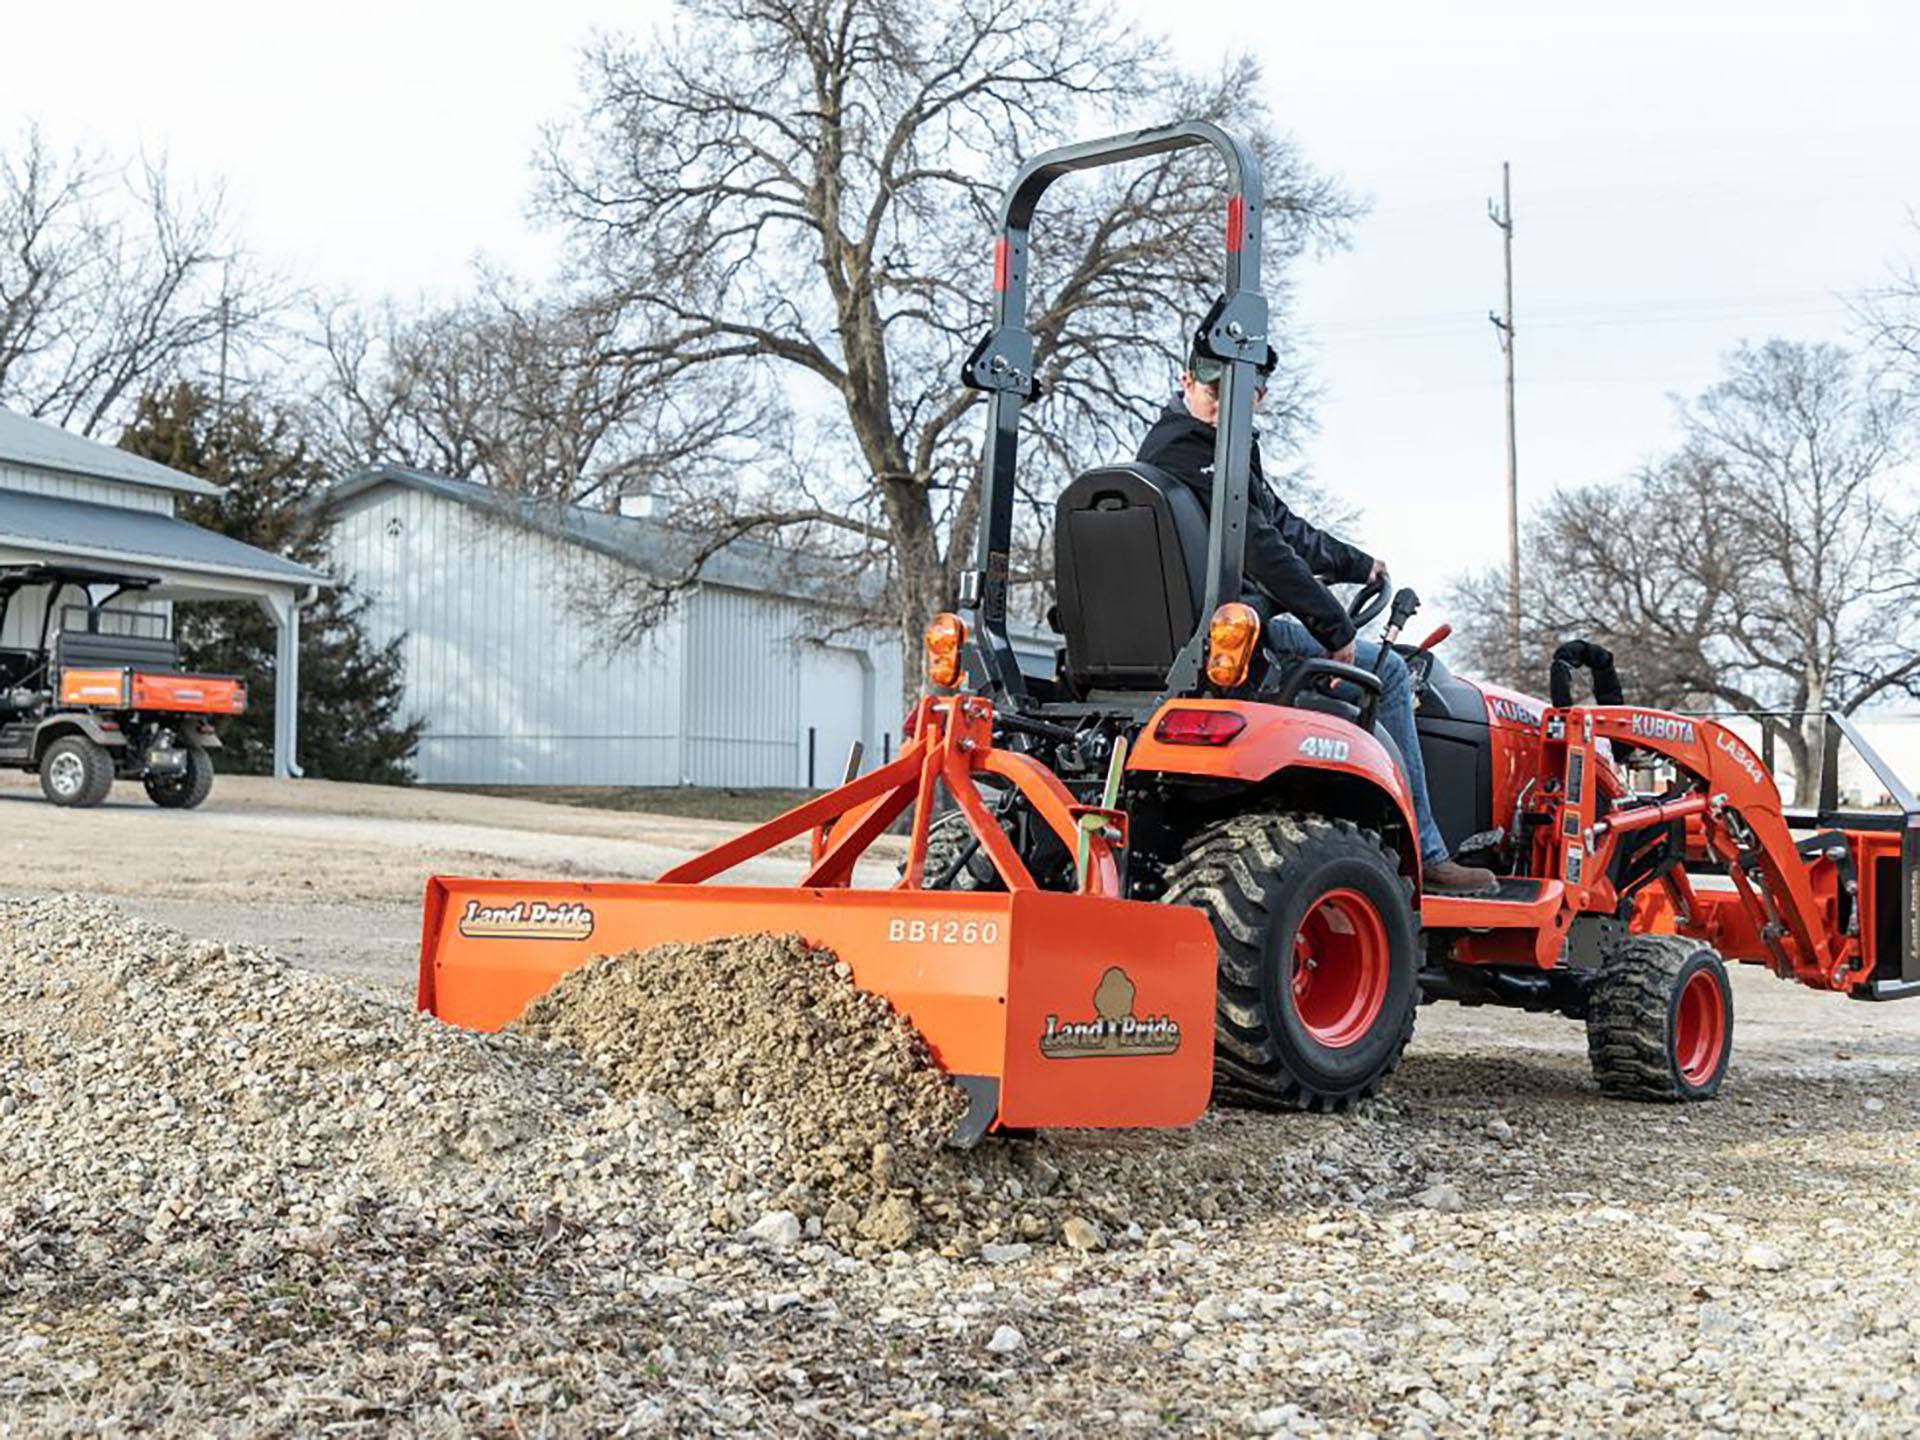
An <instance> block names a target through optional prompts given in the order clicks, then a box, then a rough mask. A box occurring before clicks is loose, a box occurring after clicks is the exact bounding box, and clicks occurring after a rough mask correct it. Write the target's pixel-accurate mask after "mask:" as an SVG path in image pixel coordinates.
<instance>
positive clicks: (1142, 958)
mask: <svg viewBox="0 0 1920 1440" xmlns="http://www.w3.org/2000/svg"><path fill="white" fill-rule="evenodd" d="M759 931H769V932H773V933H777V934H796V935H799V936H800V937H801V938H802V939H804V940H806V941H807V942H808V943H810V944H813V945H817V946H821V947H824V948H826V949H829V950H831V951H833V952H834V954H836V955H837V956H839V958H841V959H842V960H844V961H846V962H847V964H848V965H849V966H850V967H851V968H852V971H853V982H854V984H856V985H858V986H859V987H860V988H861V989H863V990H869V991H872V992H874V993H875V994H879V995H883V996H885V997H886V998H887V1000H888V1001H889V1002H891V1004H892V1005H893V1007H894V1008H895V1009H896V1010H898V1011H900V1012H901V1013H902V1014H903V1015H905V1016H906V1017H907V1018H908V1019H909V1020H910V1021H912V1022H913V1024H914V1026H915V1027H916V1028H917V1029H918V1030H919V1031H920V1033H921V1035H922V1036H924V1037H925V1039H926V1042H927V1045H928V1048H929V1049H930V1050H931V1051H932V1054H933V1058H934V1059H935V1061H937V1062H938V1063H939V1065H940V1066H941V1068H942V1069H944V1070H946V1071H947V1072H948V1073H949V1074H950V1075H952V1076H953V1077H954V1078H955V1079H956V1080H957V1081H959V1082H960V1084H961V1086H962V1088H964V1089H965V1090H966V1091H967V1093H968V1096H969V1099H970V1100H971V1101H972V1102H973V1104H972V1107H971V1109H970V1113H969V1115H968V1118H967V1120H966V1121H965V1122H963V1133H962V1135H961V1136H959V1137H956V1138H957V1139H959V1140H961V1141H963V1142H964V1141H967V1140H971V1139H975V1138H978V1133H979V1132H981V1131H984V1130H985V1129H986V1128H987V1127H988V1126H989V1125H991V1124H992V1123H994V1122H995V1121H996V1120H997V1121H998V1123H999V1125H1000V1126H1002V1127H1006V1128H1014V1129H1028V1128H1037V1127H1041V1126H1047V1127H1054V1126H1116V1127H1123V1126H1153V1125H1187V1124H1191V1123H1192V1122H1193V1121H1194V1120H1195V1119H1197V1118H1198V1117H1199V1115H1200V1113H1201V1111H1202V1110H1203V1109H1205V1107H1206V1103H1207V1095H1208V1091H1209V1088H1210V1087H1211V1084H1212V1075H1213V999H1214V940H1213V932H1212V929H1211V928H1210V927H1209V925H1208V924H1207V921H1206V918H1205V917H1204V916H1203V915H1201V914H1200V912H1198V911H1196V910H1189V909H1184V908H1175V907H1172V906H1164V905H1151V904H1145V903H1142V902H1140V901H1129V900H1111V899H1104V898H1100V897H1095V896H1088V895H1068V894H1058V893H1054V892H1050V891H1041V890H1019V891H1013V892H998V893H991V894H978V893H947V892H938V891H922V890H846V889H836V888H813V889H803V888H799V887H793V888H783V887H771V886H753V887H747V886H721V885H684V884H630V883H628V884H581V883H576V882H567V881H550V882H548V881H521V882H515V881H507V880H466V879H452V878H443V877H438V876H436V877H435V878H434V879H432V880H430V881H428V883H427V908H426V925H425V935H424V945H423V949H422V953H421V961H420V993H419V1003H420V1008H422V1009H424V1010H427V1011H430V1012H431V1013H432V1014H434V1015H437V1016H439V1017H440V1018H441V1019H442V1020H446V1021H449V1022H451V1023H452V1024H456V1025H462V1026H466V1027H468V1028H470V1029H476V1030H496V1029H499V1028H500V1027H501V1026H503V1025H507V1024H509V1023H511V1022H512V1021H513V1020H514V1019H515V1018H517V1017H518V1016H519V1014H520V1013H521V1011H522V1010H524V1009H525V1008H526V1006H527V1004H528V1002H530V1001H531V1000H533V999H534V998H535V997H536V996H539V995H541V994H543V993H545V992H546V991H547V990H548V989H549V988H550V987H552V985H553V984H554V983H555V982H556V981H557V980H559V978H560V977H561V976H562V975H564V974H566V973H567V972H568V971H569V970H572V969H573V968H574V967H576V966H579V965H584V964H585V963H587V961H589V960H590V959H592V958H594V957H595V956H599V955H617V954H622V953H624V952H626V951H629V950H642V949H645V948H647V947H648V946H652V945H660V944H665V943H667V942H670V941H700V940H713V939H719V938H723V937H726V936H730V935H745V934H751V933H755V932H759Z"/></svg>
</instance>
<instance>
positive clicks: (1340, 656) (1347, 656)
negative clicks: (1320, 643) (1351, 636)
mask: <svg viewBox="0 0 1920 1440" xmlns="http://www.w3.org/2000/svg"><path fill="white" fill-rule="evenodd" d="M1379 563H1380V562H1379V561H1377V560H1376V561H1375V562H1374V568H1375V569H1378V568H1379ZM1327 658H1328V659H1329V660H1338V661H1339V662H1340V663H1341V664H1342V665H1351V664H1353V641H1351V640H1349V641H1347V643H1346V644H1344V645H1342V646H1341V647H1340V648H1339V649H1338V650H1336V651H1334V652H1333V654H1331V655H1329V656H1328V657H1327Z"/></svg>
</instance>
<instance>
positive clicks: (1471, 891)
mask: <svg viewBox="0 0 1920 1440" xmlns="http://www.w3.org/2000/svg"><path fill="white" fill-rule="evenodd" d="M1420 881H1421V883H1422V884H1423V885H1424V886H1425V887H1426V888H1427V889H1429V890H1432V891H1434V892H1435V893H1437V894H1441V895H1494V894H1497V893H1499V890H1500V877H1499V876H1497V875H1495V874H1494V873H1493V872H1492V871H1491V870H1482V869H1481V868H1480V867H1479V866H1478V865H1462V864H1461V863H1460V862H1459V861H1458V860H1441V861H1437V862H1436V863H1434V864H1432V865H1427V866H1424V867H1422V869H1421V871H1420Z"/></svg>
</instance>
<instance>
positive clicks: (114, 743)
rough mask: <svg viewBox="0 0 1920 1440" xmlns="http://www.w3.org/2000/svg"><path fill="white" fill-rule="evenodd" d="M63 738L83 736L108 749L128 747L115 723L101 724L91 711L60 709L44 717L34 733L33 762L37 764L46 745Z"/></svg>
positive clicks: (122, 732) (125, 738)
mask: <svg viewBox="0 0 1920 1440" xmlns="http://www.w3.org/2000/svg"><path fill="white" fill-rule="evenodd" d="M62 735H84V736H86V737H87V738H88V739H89V740H91V741H93V743H94V744H96V745H102V746H105V747H106V748H107V749H109V750H124V749H126V748H127V736H126V732H125V731H123V730H122V729H121V728H120V726H119V724H118V723H117V722H115V721H112V720H108V721H104V722H103V721H102V720H101V719H100V717H99V716H97V715H95V714H94V713H93V712H92V711H91V710H59V711H55V712H54V713H53V714H51V715H49V716H47V718H46V719H44V720H42V721H41V722H40V724H39V725H38V726H37V727H36V728H35V729H34V732H33V760H34V763H35V764H36V765H37V764H39V763H40V756H41V755H42V754H44V753H45V751H46V748H47V746H49V745H51V744H52V743H53V742H54V741H56V740H58V739H59V738H60V737H61V736H62Z"/></svg>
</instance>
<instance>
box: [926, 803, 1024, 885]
mask: <svg viewBox="0 0 1920 1440" xmlns="http://www.w3.org/2000/svg"><path fill="white" fill-rule="evenodd" d="M901 868H902V870H903V871H904V870H905V868H906V867H905V866H902V867H901ZM920 876H921V880H920V883H921V884H922V885H923V886H924V887H925V888H926V889H928V890H1004V889H1006V888H1007V887H1006V886H1005V885H1003V884H1001V882H1000V872H999V871H998V870H996V869H994V868H993V861H992V860H990V859H988V858H987V852H986V851H985V850H984V849H982V848H981V846H980V842H979V841H978V840H976V839H975V838H974V834H973V827H972V826H971V825H969V824H967V817H966V816H964V815H962V814H961V813H960V812H959V811H958V810H949V811H948V812H947V813H946V814H944V815H936V816H934V817H933V822H932V823H931V824H930V825H928V826H927V851H926V857H925V861H924V863H923V864H922V866H921V868H920Z"/></svg>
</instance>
